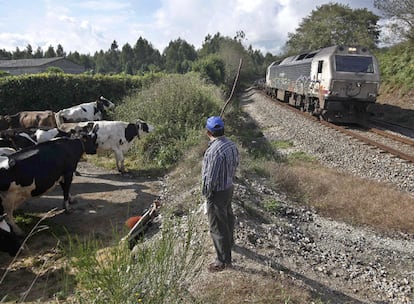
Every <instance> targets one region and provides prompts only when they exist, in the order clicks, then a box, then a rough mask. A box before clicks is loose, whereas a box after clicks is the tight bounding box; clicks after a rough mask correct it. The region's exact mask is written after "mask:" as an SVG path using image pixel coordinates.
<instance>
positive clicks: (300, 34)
mask: <svg viewBox="0 0 414 304" xmlns="http://www.w3.org/2000/svg"><path fill="white" fill-rule="evenodd" d="M378 20H379V16H377V15H375V14H374V13H372V12H370V11H368V10H367V9H366V8H364V9H351V8H350V7H349V6H348V5H343V4H338V3H329V4H324V5H321V6H319V7H317V8H316V10H313V11H312V12H311V13H310V15H309V16H307V17H305V18H304V19H302V21H301V22H300V24H299V27H298V28H297V29H296V31H295V32H294V33H289V34H288V41H287V42H286V45H285V51H286V53H287V54H292V53H298V52H301V51H307V50H313V49H318V48H323V47H327V46H332V45H363V46H366V47H368V48H370V49H373V48H376V45H377V43H378V42H379V34H380V29H379V25H378V24H377V22H378Z"/></svg>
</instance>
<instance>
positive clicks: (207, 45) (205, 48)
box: [198, 33, 225, 57]
mask: <svg viewBox="0 0 414 304" xmlns="http://www.w3.org/2000/svg"><path fill="white" fill-rule="evenodd" d="M224 40H225V37H223V36H221V35H220V33H216V34H215V35H214V36H213V37H211V35H210V34H208V35H207V36H206V37H205V38H204V42H203V45H202V46H201V49H200V50H199V52H198V53H199V56H200V57H205V56H208V55H211V54H216V53H218V51H219V50H220V45H221V43H222V42H223V41H224Z"/></svg>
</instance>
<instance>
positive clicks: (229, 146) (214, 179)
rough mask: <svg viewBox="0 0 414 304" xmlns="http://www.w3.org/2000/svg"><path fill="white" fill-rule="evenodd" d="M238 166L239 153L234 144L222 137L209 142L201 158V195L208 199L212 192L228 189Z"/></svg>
mask: <svg viewBox="0 0 414 304" xmlns="http://www.w3.org/2000/svg"><path fill="white" fill-rule="evenodd" d="M238 165H239V151H238V149H237V146H236V144H235V143H234V142H232V141H231V140H230V139H228V138H226V137H224V136H220V137H217V138H216V139H214V140H213V141H211V142H210V143H209V146H208V148H207V150H206V152H205V153H204V158H203V167H202V173H201V176H202V179H203V180H202V188H203V189H202V193H203V195H204V196H205V197H210V196H211V194H212V192H213V191H222V190H226V189H228V188H230V187H231V186H232V185H233V177H234V175H235V174H236V169H237V166H238Z"/></svg>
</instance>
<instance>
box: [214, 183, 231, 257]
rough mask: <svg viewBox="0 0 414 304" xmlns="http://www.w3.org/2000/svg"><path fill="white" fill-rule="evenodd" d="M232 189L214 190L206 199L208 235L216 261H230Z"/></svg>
mask: <svg viewBox="0 0 414 304" xmlns="http://www.w3.org/2000/svg"><path fill="white" fill-rule="evenodd" d="M233 189H234V187H233V186H232V187H230V188H229V189H226V190H223V191H214V192H213V195H212V196H211V197H209V198H208V199H207V216H208V221H209V225H210V235H211V238H212V239H213V243H214V247H215V249H216V253H217V262H218V263H225V264H230V263H231V247H232V246H233V243H234V239H233V233H234V215H233V210H232V208H231V200H232V198H233Z"/></svg>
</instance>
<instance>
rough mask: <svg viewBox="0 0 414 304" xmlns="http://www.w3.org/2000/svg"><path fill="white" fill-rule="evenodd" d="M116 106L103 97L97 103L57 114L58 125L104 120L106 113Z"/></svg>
mask: <svg viewBox="0 0 414 304" xmlns="http://www.w3.org/2000/svg"><path fill="white" fill-rule="evenodd" d="M114 107H115V105H114V104H113V103H112V102H111V101H110V100H108V99H106V98H105V97H103V96H101V97H99V98H98V99H97V100H96V101H93V102H86V103H82V104H79V105H76V106H73V107H70V108H67V109H63V110H60V111H58V112H57V113H56V115H55V118H56V123H57V126H58V127H59V126H60V125H61V124H62V123H67V122H81V121H93V120H102V119H103V115H104V113H105V112H106V111H107V110H109V109H112V108H114Z"/></svg>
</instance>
